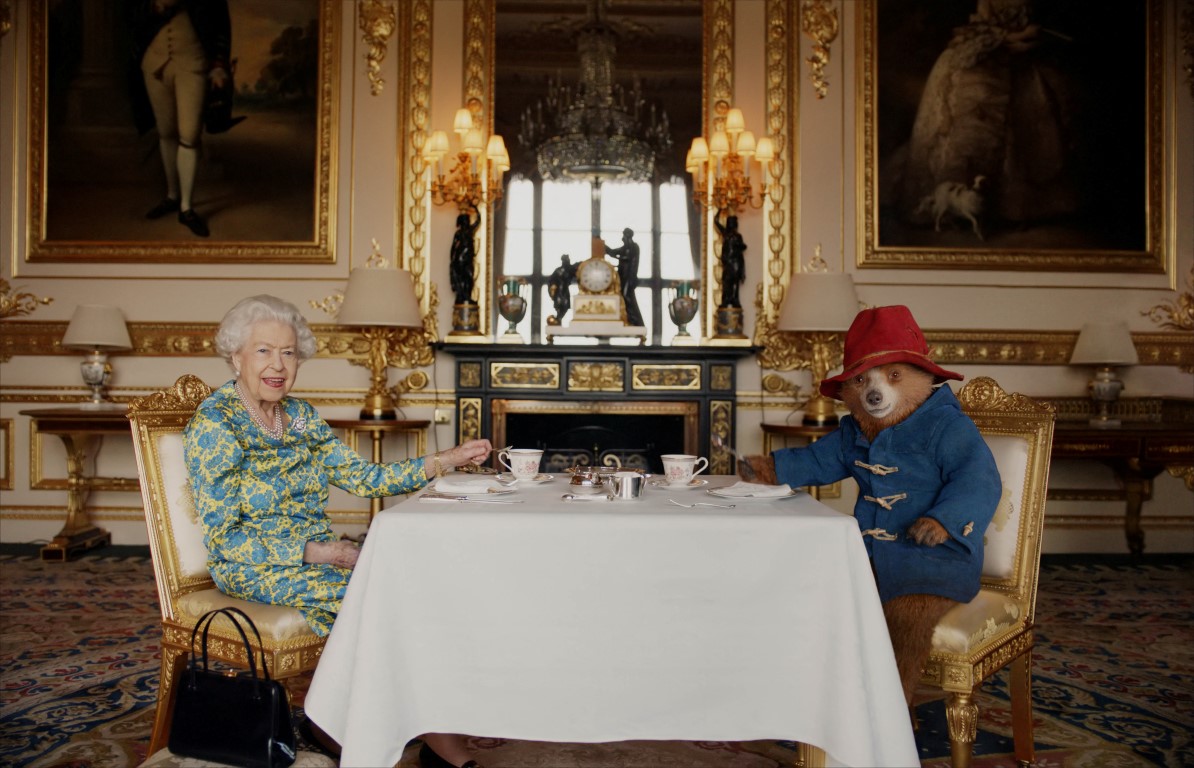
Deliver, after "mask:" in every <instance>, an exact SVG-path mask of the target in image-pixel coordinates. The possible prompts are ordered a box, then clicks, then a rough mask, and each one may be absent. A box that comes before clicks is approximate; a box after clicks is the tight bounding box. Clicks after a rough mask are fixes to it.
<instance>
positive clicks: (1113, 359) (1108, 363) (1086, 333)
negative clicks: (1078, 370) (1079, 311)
mask: <svg viewBox="0 0 1194 768" xmlns="http://www.w3.org/2000/svg"><path fill="white" fill-rule="evenodd" d="M1139 359H1140V358H1139V357H1138V356H1137V355H1136V345H1135V344H1133V343H1132V334H1131V333H1129V332H1128V324H1127V323H1125V322H1124V321H1122V320H1101V321H1096V322H1090V323H1086V324H1085V325H1083V326H1082V330H1081V331H1080V332H1079V333H1078V341H1077V343H1076V344H1074V351H1073V353H1072V354H1071V355H1070V364H1071V365H1093V366H1094V367H1095V375H1094V378H1093V379H1091V380H1090V384H1088V385H1087V387H1088V389H1089V391H1090V398H1091V400H1093V401H1094V403H1095V408H1096V411H1097V413H1096V415H1095V417H1094V418H1092V419H1091V420H1090V425H1091V426H1092V427H1109V428H1110V427H1118V426H1119V425H1120V421H1119V419H1113V418H1111V417H1110V413H1111V406H1112V405H1113V404H1114V403H1115V401H1116V400H1117V399H1119V393H1120V392H1121V391H1122V390H1123V388H1124V383H1123V382H1122V381H1120V380H1119V379H1117V378H1115V367H1116V366H1120V365H1135V364H1136V363H1137V362H1139Z"/></svg>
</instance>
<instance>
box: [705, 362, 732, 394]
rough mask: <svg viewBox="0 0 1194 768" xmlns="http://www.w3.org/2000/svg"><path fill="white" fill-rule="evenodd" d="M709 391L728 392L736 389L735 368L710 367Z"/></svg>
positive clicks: (724, 366) (726, 366) (730, 366)
mask: <svg viewBox="0 0 1194 768" xmlns="http://www.w3.org/2000/svg"><path fill="white" fill-rule="evenodd" d="M709 389H712V390H715V391H717V392H728V391H731V390H733V389H734V366H732V365H713V366H710V367H709Z"/></svg>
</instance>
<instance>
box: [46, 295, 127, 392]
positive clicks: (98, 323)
mask: <svg viewBox="0 0 1194 768" xmlns="http://www.w3.org/2000/svg"><path fill="white" fill-rule="evenodd" d="M62 346H64V347H67V348H69V349H90V350H91V354H90V355H89V356H88V357H87V358H86V359H85V360H83V363H82V364H81V365H80V366H79V368H80V370H82V372H83V382H84V383H85V384H86V385H87V386H89V387H91V400H90V401H89V402H87V403H85V404H84V405H83V407H84V408H111V407H115V406H117V405H118V404H117V403H113V402H112V401H111V400H109V399H108V391H107V387H108V383H109V382H110V381H111V380H112V364H111V363H109V362H108V352H109V351H111V350H120V349H132V348H133V342H132V340H131V339H129V329H128V326H126V325H125V323H124V314H123V313H122V312H121V311H120V309H119V308H118V307H109V306H104V305H101V304H80V305H79V306H77V307H75V313H74V314H73V315H71V318H70V324H69V325H67V327H66V334H65V335H64V336H63V337H62Z"/></svg>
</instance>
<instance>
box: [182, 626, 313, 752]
mask: <svg viewBox="0 0 1194 768" xmlns="http://www.w3.org/2000/svg"><path fill="white" fill-rule="evenodd" d="M221 614H223V615H224V616H226V617H227V618H228V620H229V621H231V622H232V623H233V624H234V625H235V626H236V629H237V631H238V632H240V636H241V640H243V641H244V645H245V655H246V656H248V658H249V669H248V671H245V672H240V673H236V674H232V673H226V672H220V671H216V670H214V669H212V670H209V669H208V668H207V631H208V629H209V628H210V627H211V622H212V621H213V620H214V619H215V618H216V616H219V615H221ZM242 622H243V624H247V625H248V626H249V628H250V629H252V630H253V634H254V635H255V636H256V637H257V644H258V646H260V645H261V634H260V633H259V632H258V631H257V627H256V626H254V624H253V621H252V619H250V618H249V617H248V616H247V615H245V613H244V611H241V610H239V609H237V608H219V609H217V610H214V611H208V612H207V613H205V614H203V616H201V617H200V618H199V621H197V622H196V623H195V629H194V630H193V631H192V632H191V660H190V663H189V664H188V665H187V669H186V670H185V671H184V672H183V675H182V680H181V682H180V684H179V685H178V686H177V687H176V688H175V691H174V717H173V719H172V720H171V723H170V743H169V746H170V751H171V752H173V753H174V754H176V755H182V756H185V757H197V758H200V759H203V760H211V761H213V762H217V763H228V764H230V765H237V766H244V768H286V766H289V765H290V764H292V763H293V762H294V758H295V749H296V744H295V736H294V726H293V724H292V723H291V720H290V698H289V697H288V696H287V694H286V688H285V687H284V686H283V685H282V684H281V683H280V682H278V681H277V680H271V679H270V676H269V670H268V669H266V666H265V656H264V654H263V655H262V658H261V676H260V677H258V675H257V660H256V658H254V653H253V647H252V646H251V645H250V644H249V638H248V636H247V635H246V634H245V630H244V626H242ZM200 629H202V630H203V632H202V638H203V641H202V644H203V649H202V664H200V660H199V654H198V653H197V652H196V646H195V640H196V637H198V636H199V630H200Z"/></svg>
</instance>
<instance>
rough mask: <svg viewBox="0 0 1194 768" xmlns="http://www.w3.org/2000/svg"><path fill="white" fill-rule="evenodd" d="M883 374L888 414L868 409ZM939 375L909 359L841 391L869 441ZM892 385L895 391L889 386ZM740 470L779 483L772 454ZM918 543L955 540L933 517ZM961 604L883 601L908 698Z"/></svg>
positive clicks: (918, 529)
mask: <svg viewBox="0 0 1194 768" xmlns="http://www.w3.org/2000/svg"><path fill="white" fill-rule="evenodd" d="M875 370H878V371H880V372H881V373H882V383H883V384H885V385H886V388H885V389H886V391H885V394H884V400H885V401H886V400H887V398H889V397H891V396H894V398H895V401H894V407H893V408H892V409H891V410H890V412H888V413H886V414H885V415H883V416H882V417H875V416H872V415H871V414H870V413H868V412H867V409H866V400H865V398H866V395H867V392H868V390H874V389H875V388H876V382H875V380H874V379H873V378H872V377H870V373H871V371H875ZM933 384H934V378H933V374H931V373H929V372H928V371H925V370H923V369H921V368H917V367H916V366H914V365H910V364H908V363H889V364H887V365H881V366H876V367H875V368H871V369H868V370H866V371H863V372H862V373H860V374H858V375H857V376H854V377H852V378H850V379H847V380H846V381H845V382H843V383H842V385H841V389H840V390H839V395H840V397H841V399H842V401H843V402H845V404H846V406H847V407H848V408H849V409H850V415H851V416H853V417H854V419H855V421H856V422H857V423H858V427H859V429H860V430H862V433H863V434H864V435H866V437H867V439H868V440H870V441H872V442H873V441H874V440H875V438H876V437H877V436H878V435H879V433H880V432H882V431H883V430H885V429H887V428H888V427H894V426H895V425H896V424H899V423H900V422H902V421H903V420H904V419H906V418H908V417H909V416H910V415H912V414H913V413H914V412H915V411H916V409H917V408H919V407H920V406H921V404H922V403H924V401H925V400H928V399H929V397H930V396H931V395H932V394H933ZM887 388H889V389H887ZM738 467H739V469H738V472H739V474H740V475H741V476H742V478H743V479H745V480H748V481H751V482H758V483H769V484H775V483H776V482H777V480H776V477H775V461H774V460H773V459H772V458H771V457H770V456H751V457H748V458H747V459H745V460H744V461H741V462H739V464H738ZM905 535H906V536H908V537H909V538H911V539H912V540H913V541H915V542H916V543H917V544H920V545H922V546H928V547H935V546H937V545H938V544H941V543H943V542H945V541H946V540H947V539H948V538H949V532H948V531H946V529H945V527H944V526H942V525H941V523H939V522H937V521H936V520H934V519H933V518H931V517H922V518H920V519H919V520H917V521H916V522H914V523H913V524H912V525H910V526H909V527H908V530H907V531H905ZM955 605H957V602H956V601H954V600H950V599H949V598H947V597H940V596H938V595H924V594H917V595H902V596H900V597H897V598H893V599H892V600H889V601H888V602H886V603H884V605H883V615H884V618H886V620H887V631H888V634H889V635H890V636H891V645H892V650H893V651H894V652H895V658H896V665H897V666H898V667H899V672H900V684H901V685H902V686H903V689H904V699H905V700H906V701H907V702H908V704H909V706H911V704H912V693H913V691H914V690H915V688H916V684H917V681H919V680H920V675H921V670H922V669H923V668H924V664H925V661H927V660H928V657H929V651H930V649H931V648H932V641H933V629H934V628H935V627H936V626H937V623H938V622H939V621H940V620H941V617H942V616H944V615H945V613H946V612H947V611H948V610H949V609H950V608H952V607H953V606H955Z"/></svg>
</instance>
